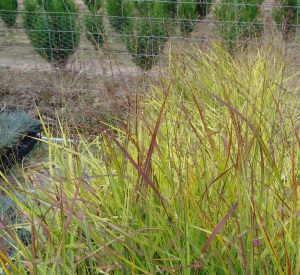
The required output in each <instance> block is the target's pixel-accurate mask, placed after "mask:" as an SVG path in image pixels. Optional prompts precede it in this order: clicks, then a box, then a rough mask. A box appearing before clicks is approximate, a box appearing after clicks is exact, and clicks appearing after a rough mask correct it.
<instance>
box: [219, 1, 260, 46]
mask: <svg viewBox="0 0 300 275" xmlns="http://www.w3.org/2000/svg"><path fill="white" fill-rule="evenodd" d="M262 2H263V0H248V1H245V0H221V3H220V4H219V5H218V6H217V7H216V9H215V18H216V20H217V21H219V26H218V27H219V32H220V35H221V36H222V38H223V39H224V40H225V42H226V44H227V45H228V46H229V49H230V50H233V48H234V47H235V45H237V44H240V43H237V42H238V41H240V40H243V41H244V40H249V39H250V38H252V37H256V36H259V35H261V33H262V31H263V25H262V21H261V18H260V15H261V11H260V8H259V5H260V4H262Z"/></svg>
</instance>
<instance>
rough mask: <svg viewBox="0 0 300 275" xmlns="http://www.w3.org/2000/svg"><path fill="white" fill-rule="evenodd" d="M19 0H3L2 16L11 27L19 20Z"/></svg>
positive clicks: (0, 5)
mask: <svg viewBox="0 0 300 275" xmlns="http://www.w3.org/2000/svg"><path fill="white" fill-rule="evenodd" d="M17 15H18V0H1V1H0V17H1V19H2V20H3V21H4V23H5V24H6V26H7V27H8V28H11V27H12V26H13V25H14V24H15V23H16V21H17Z"/></svg>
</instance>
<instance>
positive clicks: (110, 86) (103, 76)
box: [0, 0, 300, 121]
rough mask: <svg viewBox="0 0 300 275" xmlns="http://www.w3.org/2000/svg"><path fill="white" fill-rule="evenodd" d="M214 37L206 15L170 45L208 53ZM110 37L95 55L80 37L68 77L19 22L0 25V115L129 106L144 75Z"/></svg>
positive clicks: (47, 116) (113, 35)
mask: <svg viewBox="0 0 300 275" xmlns="http://www.w3.org/2000/svg"><path fill="white" fill-rule="evenodd" d="M272 2H273V0H267V1H266V4H268V5H267V6H266V7H264V8H263V14H264V15H263V17H264V21H265V23H267V22H271V20H272V18H271V14H270V13H271V6H270V5H271V4H272ZM76 3H77V6H78V9H79V12H80V13H85V12H87V10H86V8H85V6H84V4H83V1H82V0H76ZM19 6H20V10H22V9H23V6H22V0H19ZM265 25H266V26H267V25H268V24H265ZM273 29H274V28H273ZM216 33H217V31H216V26H215V24H214V22H213V18H212V15H211V14H210V15H209V16H208V17H207V18H206V20H204V21H201V22H199V23H197V24H196V25H195V27H194V31H193V33H192V34H191V35H190V36H189V37H188V39H187V38H185V39H184V40H183V39H176V38H174V39H172V41H173V42H172V43H174V44H175V45H178V44H179V43H180V44H184V43H185V42H184V41H196V43H195V45H197V46H199V47H202V48H209V44H210V41H214V40H218V39H219V38H218V36H217V34H216ZM273 33H274V32H273V31H272V27H271V28H265V36H266V37H267V38H268V39H269V38H270V37H271V39H275V38H274V36H273ZM110 35H111V36H110V37H109V38H108V46H106V47H104V48H103V49H100V51H96V50H95V49H94V47H93V46H92V45H91V43H89V42H88V41H87V40H86V39H85V38H84V35H82V39H81V43H80V46H79V47H78V50H77V51H76V53H75V54H74V55H73V56H72V57H71V59H70V60H69V63H68V65H67V68H66V71H63V72H62V71H57V70H53V69H52V68H51V66H50V64H49V63H47V62H46V61H45V60H44V59H42V58H41V57H40V56H39V55H38V54H37V53H36V52H35V50H34V49H33V47H32V46H31V45H30V41H29V40H28V38H27V35H26V34H25V32H24V31H23V30H22V20H21V16H19V17H18V20H17V24H16V26H15V27H14V29H13V30H8V29H7V28H6V26H5V25H4V23H3V22H2V21H1V20H0V110H1V109H2V108H4V107H5V108H8V109H13V108H22V109H27V110H29V111H30V112H32V114H34V115H36V107H38V109H39V111H40V112H41V114H42V115H43V116H44V118H45V119H48V120H49V121H51V119H54V118H55V116H56V114H57V112H58V113H59V114H63V113H64V114H66V113H68V112H71V113H72V114H74V113H76V114H79V113H80V110H82V109H83V110H88V109H91V110H92V109H93V110H94V111H98V114H99V115H101V114H103V113H107V112H110V111H111V110H112V109H113V108H114V107H115V102H116V98H117V99H118V100H120V101H123V103H124V104H127V103H128V102H126V96H128V94H133V93H139V92H142V90H146V89H147V87H145V86H143V85H145V83H143V85H141V82H143V77H144V76H145V73H144V72H142V71H141V70H139V69H138V68H137V67H136V66H135V65H134V64H133V62H132V60H131V56H130V55H129V54H128V52H127V51H126V47H125V46H124V44H123V42H122V41H121V39H120V38H119V37H117V34H116V33H114V32H113V31H112V30H110ZM298 42H299V41H298ZM278 43H280V42H278ZM170 45H171V42H170V41H169V42H168V43H167V45H166V47H165V49H164V52H163V53H162V54H161V59H160V63H159V65H157V66H155V67H154V68H153V69H152V70H151V71H150V72H147V74H146V75H148V76H149V75H151V76H153V75H156V74H157V72H159V71H161V69H163V68H164V66H165V64H167V59H168V51H169V48H170ZM291 48H292V49H293V50H292V51H291V55H292V56H293V57H294V59H295V61H296V60H299V58H298V56H299V53H298V52H299V51H298V48H299V43H297V41H296V42H293V47H291ZM299 64H300V62H299ZM112 94H113V96H112ZM96 113H97V112H96Z"/></svg>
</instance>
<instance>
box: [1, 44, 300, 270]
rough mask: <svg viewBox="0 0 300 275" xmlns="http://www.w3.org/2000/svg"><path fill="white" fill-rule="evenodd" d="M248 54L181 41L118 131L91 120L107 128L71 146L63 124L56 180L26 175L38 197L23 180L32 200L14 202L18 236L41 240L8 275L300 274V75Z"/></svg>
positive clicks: (4, 259)
mask: <svg viewBox="0 0 300 275" xmlns="http://www.w3.org/2000/svg"><path fill="white" fill-rule="evenodd" d="M251 50H252V52H247V53H242V54H241V55H236V57H235V58H234V59H233V58H232V57H231V55H230V54H228V53H227V52H226V51H224V50H223V49H221V48H220V47H219V46H215V47H214V48H213V49H212V50H211V51H207V50H206V51H202V50H200V49H197V48H193V47H190V48H188V47H186V48H185V49H179V48H178V47H176V48H175V49H174V51H173V52H172V53H170V66H169V70H168V71H167V72H165V74H164V75H163V77H162V78H161V79H159V81H158V82H157V84H155V85H154V86H153V93H147V94H146V95H144V97H143V98H140V100H137V101H136V102H135V104H136V106H135V108H132V109H133V110H135V112H134V113H132V114H131V116H129V121H128V122H125V121H124V122H123V127H122V128H120V129H117V128H110V127H109V126H108V125H107V124H105V123H101V121H99V120H98V119H97V118H94V121H95V122H97V123H98V124H99V127H100V128H101V131H99V134H98V135H96V136H95V137H93V139H92V137H89V139H88V140H86V139H84V137H82V136H77V137H76V139H75V138H73V139H74V143H72V142H69V141H68V137H72V136H75V134H76V132H75V130H74V129H75V128H74V127H68V126H67V125H64V124H63V123H62V122H61V124H60V125H61V131H62V132H61V136H62V137H63V138H64V143H63V144H54V143H52V142H51V141H47V142H45V145H47V146H48V155H49V159H48V161H47V162H44V163H43V165H42V166H43V167H44V168H45V167H47V173H40V172H39V170H37V169H33V168H29V169H27V170H26V171H25V172H24V173H25V174H24V175H25V181H26V182H27V183H28V185H30V186H33V187H34V190H35V192H34V193H32V192H28V191H26V190H27V189H26V185H25V184H23V185H22V186H23V193H25V194H26V198H27V202H26V205H25V203H22V202H21V201H18V200H17V199H16V201H17V202H18V209H19V210H20V211H21V212H22V213H23V217H25V218H27V223H23V224H19V225H15V226H14V227H11V228H9V232H10V235H11V236H15V235H16V234H13V232H14V231H15V230H16V229H17V228H20V227H27V228H30V230H31V236H32V239H31V244H29V245H25V244H23V243H22V242H18V239H17V238H15V239H16V240H17V242H16V243H17V246H18V250H17V251H18V252H17V253H16V254H15V255H14V258H13V259H11V258H9V256H8V255H7V254H5V252H2V251H0V255H1V258H0V259H1V264H2V267H4V268H7V269H8V268H9V267H10V268H11V269H12V270H14V271H15V273H16V274H26V273H27V272H28V271H30V272H31V273H32V274H49V273H52V274H78V273H80V274H100V273H101V274H120V275H121V274H159V273H162V274H164V273H165V274H260V273H264V274H274V273H276V274H277V273H278V274H285V273H290V274H298V273H299V270H300V263H299V261H298V259H299V249H298V247H299V245H300V243H299V238H298V233H299V232H298V231H299V230H298V228H299V218H298V209H299V202H300V200H299V197H298V192H297V191H298V184H297V182H298V177H299V175H300V170H299V167H300V163H299V154H300V143H299V134H298V131H299V130H298V128H299V123H300V121H299V117H300V111H299V103H300V102H299V101H300V99H299V97H298V96H297V91H298V90H299V87H298V86H297V85H296V83H297V77H298V75H292V74H290V73H289V71H290V70H288V68H289V66H290V65H289V63H287V61H286V60H285V59H284V56H285V54H283V53H282V52H281V51H279V50H275V49H274V48H270V49H265V48H263V47H260V49H253V48H252V49H251ZM199 76H201V77H199ZM44 131H45V134H46V136H47V137H49V138H50V137H51V133H50V132H49V131H48V130H47V128H46V127H45V128H44ZM76 141H77V142H76ZM6 181H7V182H9V181H8V180H7V179H6ZM0 188H1V187H0ZM21 189H22V188H21ZM4 192H6V193H8V191H7V190H4ZM3 236H5V234H2V235H1V238H4V237H3ZM7 239H9V238H7Z"/></svg>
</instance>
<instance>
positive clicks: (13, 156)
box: [0, 127, 39, 173]
mask: <svg viewBox="0 0 300 275" xmlns="http://www.w3.org/2000/svg"><path fill="white" fill-rule="evenodd" d="M36 138H39V127H36V129H35V130H33V131H30V132H28V133H26V134H24V135H23V136H22V138H21V139H20V140H19V142H18V143H17V144H16V145H14V146H12V147H8V148H4V154H2V155H0V171H1V172H2V173H6V172H8V171H9V169H10V168H11V167H12V166H13V165H15V164H16V163H19V162H21V161H22V159H23V158H24V157H25V156H27V155H28V154H29V153H30V151H31V150H32V149H33V147H34V146H35V144H36V143H37V142H38V140H37V139H36Z"/></svg>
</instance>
